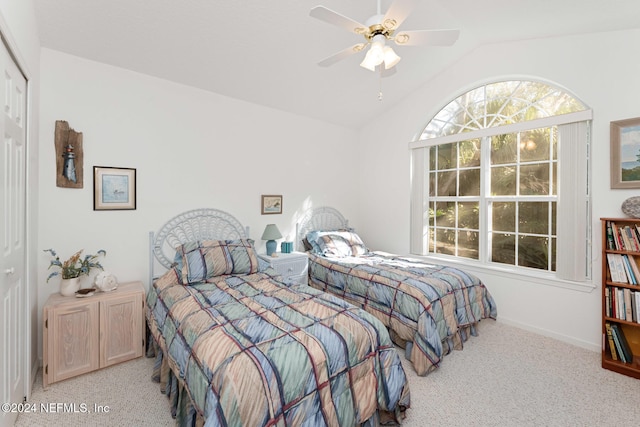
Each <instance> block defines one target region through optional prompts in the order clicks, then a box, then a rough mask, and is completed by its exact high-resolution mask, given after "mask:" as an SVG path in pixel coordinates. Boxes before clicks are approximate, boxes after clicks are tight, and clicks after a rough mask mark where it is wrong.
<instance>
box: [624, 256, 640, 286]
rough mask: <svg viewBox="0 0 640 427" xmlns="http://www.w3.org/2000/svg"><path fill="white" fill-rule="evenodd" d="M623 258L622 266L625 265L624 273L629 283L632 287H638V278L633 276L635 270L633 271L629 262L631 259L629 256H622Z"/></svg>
mask: <svg viewBox="0 0 640 427" xmlns="http://www.w3.org/2000/svg"><path fill="white" fill-rule="evenodd" d="M621 257H622V265H624V272H625V274H626V275H627V282H628V283H631V284H632V285H637V284H638V282H637V281H636V277H635V275H634V274H633V270H632V269H631V263H630V262H629V257H628V256H627V254H624V255H621Z"/></svg>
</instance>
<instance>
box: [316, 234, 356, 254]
mask: <svg viewBox="0 0 640 427" xmlns="http://www.w3.org/2000/svg"><path fill="white" fill-rule="evenodd" d="M309 241H310V242H311V240H309ZM315 243H316V245H317V246H318V248H319V251H318V252H319V253H321V254H323V255H330V256H337V257H346V256H356V257H357V256H360V255H364V254H366V253H367V252H368V249H367V247H366V246H365V245H364V243H363V242H362V239H360V236H358V234H356V233H355V232H353V231H328V232H319V233H318V235H317V237H316V239H315Z"/></svg>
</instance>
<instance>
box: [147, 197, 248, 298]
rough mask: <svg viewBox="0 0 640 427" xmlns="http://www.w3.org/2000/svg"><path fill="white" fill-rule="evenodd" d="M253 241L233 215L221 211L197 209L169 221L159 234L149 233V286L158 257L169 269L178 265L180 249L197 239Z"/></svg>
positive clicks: (246, 229)
mask: <svg viewBox="0 0 640 427" xmlns="http://www.w3.org/2000/svg"><path fill="white" fill-rule="evenodd" d="M246 238H249V227H244V226H243V225H242V224H241V223H240V221H238V220H237V219H236V218H235V217H234V216H233V215H231V214H229V213H227V212H224V211H221V210H218V209H208V208H203V209H194V210H190V211H186V212H183V213H181V214H179V215H176V216H175V217H173V218H171V219H170V220H169V221H167V222H166V223H165V224H164V225H163V226H162V227H161V228H160V230H158V232H157V233H154V232H153V231H151V232H149V285H150V286H151V285H152V284H153V280H154V279H155V276H154V273H153V270H154V257H155V259H156V260H157V261H158V262H159V263H160V264H161V265H162V266H163V267H164V268H166V269H169V268H171V266H172V264H173V263H174V261H173V258H174V256H175V252H176V248H177V247H178V246H180V245H181V244H183V243H187V242H193V241H197V240H234V239H246Z"/></svg>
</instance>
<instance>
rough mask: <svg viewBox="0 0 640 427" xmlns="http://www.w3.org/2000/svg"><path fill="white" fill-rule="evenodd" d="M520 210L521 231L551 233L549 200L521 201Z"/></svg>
mask: <svg viewBox="0 0 640 427" xmlns="http://www.w3.org/2000/svg"><path fill="white" fill-rule="evenodd" d="M518 211H519V215H518V216H519V218H518V229H519V231H520V232H521V233H530V234H548V233H549V203H548V202H520V203H518Z"/></svg>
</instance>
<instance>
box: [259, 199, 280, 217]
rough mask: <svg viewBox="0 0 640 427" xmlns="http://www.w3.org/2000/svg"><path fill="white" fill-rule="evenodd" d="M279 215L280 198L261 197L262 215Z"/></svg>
mask: <svg viewBox="0 0 640 427" xmlns="http://www.w3.org/2000/svg"><path fill="white" fill-rule="evenodd" d="M281 213H282V196H265V195H263V196H262V215H269V214H281Z"/></svg>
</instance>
